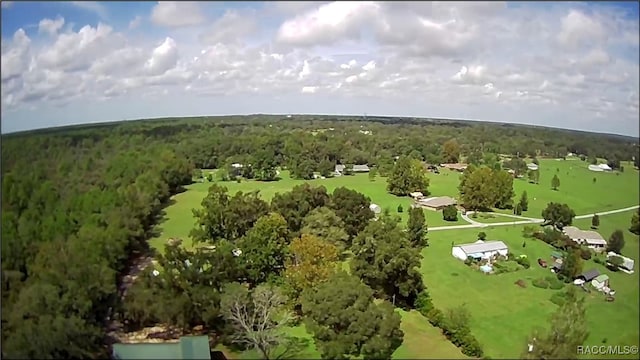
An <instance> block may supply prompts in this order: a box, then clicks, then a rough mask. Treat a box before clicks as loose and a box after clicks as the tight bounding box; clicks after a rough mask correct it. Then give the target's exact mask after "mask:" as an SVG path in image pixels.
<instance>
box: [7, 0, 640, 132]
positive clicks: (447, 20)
mask: <svg viewBox="0 0 640 360" xmlns="http://www.w3.org/2000/svg"><path fill="white" fill-rule="evenodd" d="M638 19H639V16H638V2H591V3H577V2H573V3H569V2H565V3H550V2H517V3H502V2H487V3H478V2H467V3H465V2H447V3H441V2H434V3H430V2H393V3H391V2H388V3H387V2H337V3H332V2H314V1H309V2H278V3H276V2H269V3H263V2H211V3H206V2H197V3H195V2H175V3H174V2H162V3H158V2H3V3H2V22H1V26H2V96H1V97H2V132H3V133H6V132H13V131H20V130H27V129H33V128H43V127H51V126H60V125H67V124H76V123H86V122H101V121H110V120H123V119H135V118H144V117H160V116H181V115H184V116H188V115H207V114H211V115H220V114H234V113H239V114H243V113H246V114H248V113H283V114H286V113H327V114H362V113H365V112H366V113H368V114H379V115H398V116H402V115H406V116H421V117H449V118H467V119H478V120H488V121H503V122H512V123H527V124H536V125H543V126H555V127H566V128H572V129H580V130H587V131H598V132H609V133H617V134H624V135H633V136H638V131H639V129H638V118H639V113H638V99H639V95H638V93H639V92H640V91H639V81H638V78H639V67H640V63H639V53H638V52H639V45H638V42H639V40H638V33H639V20H638Z"/></svg>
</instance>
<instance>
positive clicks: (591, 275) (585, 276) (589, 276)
mask: <svg viewBox="0 0 640 360" xmlns="http://www.w3.org/2000/svg"><path fill="white" fill-rule="evenodd" d="M599 275H600V271H598V269H591V270H589V271H585V272H583V273H582V274H580V275H578V276H576V279H582V280H584V282H589V281H591V280H593V279H595V278H597V277H598V276H599Z"/></svg>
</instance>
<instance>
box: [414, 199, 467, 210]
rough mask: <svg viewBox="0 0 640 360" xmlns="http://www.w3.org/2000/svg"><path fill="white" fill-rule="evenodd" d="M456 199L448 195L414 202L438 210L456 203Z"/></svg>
mask: <svg viewBox="0 0 640 360" xmlns="http://www.w3.org/2000/svg"><path fill="white" fill-rule="evenodd" d="M457 203H458V201H457V200H456V199H454V198H452V197H449V196H440V197H430V198H426V199H420V200H417V201H416V204H417V205H419V206H421V207H423V208H425V209H429V210H435V211H439V210H442V209H444V208H445V207H447V206H449V205H456V204H457Z"/></svg>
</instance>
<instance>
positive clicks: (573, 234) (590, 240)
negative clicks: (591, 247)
mask: <svg viewBox="0 0 640 360" xmlns="http://www.w3.org/2000/svg"><path fill="white" fill-rule="evenodd" d="M562 232H564V234H565V235H567V236H568V237H570V238H571V240H574V241H575V240H584V241H585V242H586V243H587V244H600V245H606V244H607V241H606V240H605V239H604V238H603V237H602V235H600V234H599V233H597V232H595V231H589V230H580V229H578V228H577V227H575V226H565V227H564V228H563V229H562Z"/></svg>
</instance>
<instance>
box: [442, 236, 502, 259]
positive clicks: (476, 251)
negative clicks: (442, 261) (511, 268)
mask: <svg viewBox="0 0 640 360" xmlns="http://www.w3.org/2000/svg"><path fill="white" fill-rule="evenodd" d="M508 253H509V248H508V247H507V245H505V243H503V242H502V241H482V240H478V241H476V242H475V243H471V244H462V245H455V246H454V247H453V248H452V249H451V255H453V256H454V257H455V258H457V259H460V260H462V261H464V260H467V258H469V257H472V258H474V259H489V258H491V257H493V256H496V255H502V256H507V254H508Z"/></svg>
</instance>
